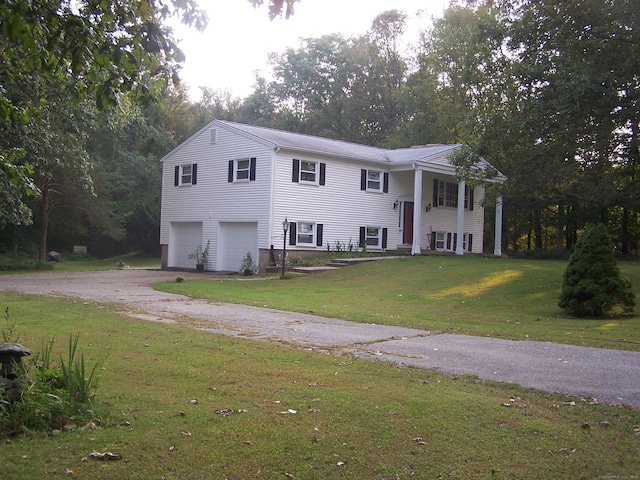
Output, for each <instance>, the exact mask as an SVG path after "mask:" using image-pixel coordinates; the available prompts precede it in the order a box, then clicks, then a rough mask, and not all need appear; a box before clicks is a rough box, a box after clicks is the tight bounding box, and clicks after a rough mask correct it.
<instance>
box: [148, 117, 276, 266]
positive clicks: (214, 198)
mask: <svg viewBox="0 0 640 480" xmlns="http://www.w3.org/2000/svg"><path fill="white" fill-rule="evenodd" d="M216 130H217V132H216V144H215V145H212V144H211V143H210V139H211V128H210V127H205V128H204V129H202V130H200V132H199V133H197V134H195V135H194V136H192V137H191V138H190V139H189V140H187V141H186V142H184V143H183V144H182V145H180V146H179V147H178V148H177V149H175V150H174V151H173V152H171V154H169V155H167V156H166V157H165V158H164V159H163V178H162V212H161V225H160V243H161V244H167V245H168V244H169V243H170V235H169V231H170V228H169V226H170V224H171V222H199V223H201V224H202V240H203V241H204V242H205V243H206V241H207V240H211V244H210V255H209V257H210V258H209V266H208V269H209V270H220V269H221V265H218V262H219V258H220V257H219V256H218V255H216V253H215V252H217V251H218V245H217V242H218V233H219V223H220V222H223V223H224V222H249V223H252V224H256V225H257V244H258V247H259V248H261V249H268V248H269V247H270V245H271V243H272V242H271V238H270V237H271V235H270V230H269V229H270V225H271V207H270V206H271V192H272V187H271V183H272V177H273V174H272V165H273V155H274V153H273V149H272V147H270V146H269V145H265V144H262V143H260V142H259V141H256V140H254V139H252V138H249V137H247V136H244V135H239V134H237V133H236V132H234V131H231V130H229V129H228V128H225V127H218V128H217V129H216ZM247 158H249V159H254V158H255V169H256V172H257V174H256V180H255V181H242V182H238V183H229V182H228V170H229V161H230V160H231V159H234V160H235V159H240V160H243V159H247ZM196 159H197V163H198V177H197V185H193V186H192V188H188V189H181V188H175V187H174V169H175V167H176V166H180V165H187V164H191V163H196V162H195V160H196ZM169 251H171V245H169ZM245 253H246V252H245Z"/></svg>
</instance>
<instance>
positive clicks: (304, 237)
mask: <svg viewBox="0 0 640 480" xmlns="http://www.w3.org/2000/svg"><path fill="white" fill-rule="evenodd" d="M322 231H323V224H322V223H313V222H290V223H289V245H298V246H301V247H321V246H322Z"/></svg>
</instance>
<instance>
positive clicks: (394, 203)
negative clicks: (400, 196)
mask: <svg viewBox="0 0 640 480" xmlns="http://www.w3.org/2000/svg"><path fill="white" fill-rule="evenodd" d="M398 204H399V203H398V200H396V201H395V202H393V209H394V210H395V209H396V208H398Z"/></svg>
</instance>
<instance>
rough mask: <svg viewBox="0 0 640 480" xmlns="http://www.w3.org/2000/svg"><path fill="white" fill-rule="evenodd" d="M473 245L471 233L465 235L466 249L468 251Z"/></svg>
mask: <svg viewBox="0 0 640 480" xmlns="http://www.w3.org/2000/svg"><path fill="white" fill-rule="evenodd" d="M472 247H473V233H470V234H468V235H467V251H468V252H470V251H471V248H472Z"/></svg>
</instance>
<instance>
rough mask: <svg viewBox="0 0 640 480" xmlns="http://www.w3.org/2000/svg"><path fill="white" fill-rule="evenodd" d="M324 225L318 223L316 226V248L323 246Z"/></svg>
mask: <svg viewBox="0 0 640 480" xmlns="http://www.w3.org/2000/svg"><path fill="white" fill-rule="evenodd" d="M323 227H324V225H322V223H318V224H317V225H316V247H321V246H322V230H323Z"/></svg>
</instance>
